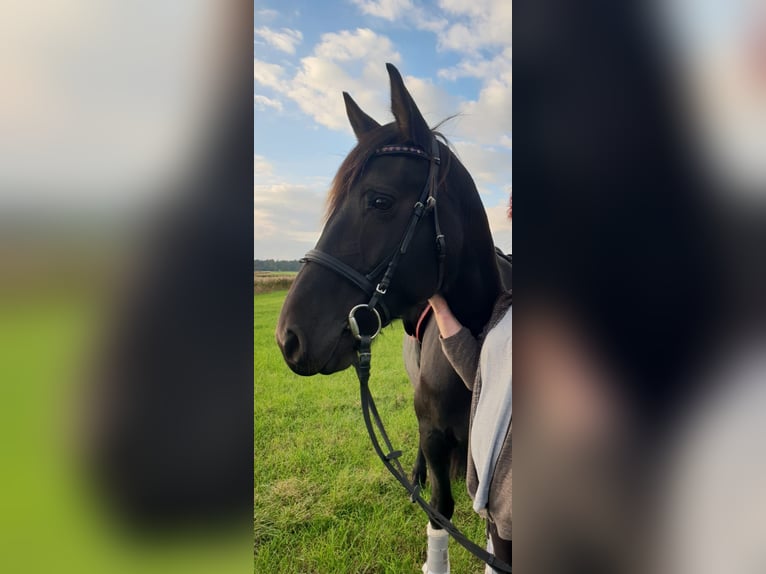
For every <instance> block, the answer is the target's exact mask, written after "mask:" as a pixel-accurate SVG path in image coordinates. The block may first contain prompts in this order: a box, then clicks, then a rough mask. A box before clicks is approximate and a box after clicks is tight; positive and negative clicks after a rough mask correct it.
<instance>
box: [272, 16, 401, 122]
mask: <svg viewBox="0 0 766 574" xmlns="http://www.w3.org/2000/svg"><path fill="white" fill-rule="evenodd" d="M400 60H401V56H400V54H399V53H398V52H397V51H396V50H395V49H394V47H393V44H392V43H391V41H390V40H389V39H388V38H387V37H385V36H381V35H378V34H376V33H375V32H373V31H372V30H369V29H367V28H359V29H357V30H354V31H348V30H344V31H342V32H338V33H330V34H324V35H323V36H322V40H321V42H320V43H319V44H317V46H316V47H315V48H314V51H313V54H312V55H311V56H308V57H306V58H303V59H302V60H301V67H300V69H299V70H298V72H297V73H296V75H295V77H294V78H293V79H292V80H291V81H290V85H289V87H288V88H287V89H286V91H285V93H286V94H287V95H288V96H289V97H290V98H291V99H293V100H294V101H295V102H296V103H297V104H298V106H299V107H300V108H301V110H302V111H303V112H304V113H306V114H307V115H309V116H311V117H313V118H314V120H315V121H316V122H318V123H319V124H321V125H323V126H325V127H328V128H330V129H334V130H349V129H350V128H349V126H348V120H347V119H346V112H345V107H344V105H343V98H342V97H341V92H342V91H347V92H349V93H350V94H352V96H353V98H354V99H355V100H356V101H357V103H358V104H359V105H360V106H361V107H362V108H363V109H364V110H365V111H366V112H367V113H368V114H370V115H372V116H373V117H378V118H379V121H382V122H383V123H385V122H386V119H385V118H386V111H385V110H386V109H387V108H388V105H387V100H388V98H387V94H386V93H385V92H386V90H385V86H386V85H387V83H388V80H387V76H386V70H385V67H384V66H383V65H382V63H383V62H394V63H397V62H399V61H400Z"/></svg>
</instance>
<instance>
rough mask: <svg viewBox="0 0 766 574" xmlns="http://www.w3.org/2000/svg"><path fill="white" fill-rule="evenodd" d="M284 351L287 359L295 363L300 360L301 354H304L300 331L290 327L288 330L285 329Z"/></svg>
mask: <svg viewBox="0 0 766 574" xmlns="http://www.w3.org/2000/svg"><path fill="white" fill-rule="evenodd" d="M282 352H283V353H284V355H285V358H286V359H288V360H290V361H292V362H294V363H298V362H300V359H301V356H302V355H303V352H302V349H301V340H300V337H299V336H298V333H296V332H295V331H293V330H292V329H289V328H288V329H287V331H285V338H284V341H283V342H282Z"/></svg>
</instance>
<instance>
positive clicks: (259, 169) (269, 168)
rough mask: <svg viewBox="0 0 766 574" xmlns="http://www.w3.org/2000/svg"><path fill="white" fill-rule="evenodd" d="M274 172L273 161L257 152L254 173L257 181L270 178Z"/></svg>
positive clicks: (254, 159)
mask: <svg viewBox="0 0 766 574" xmlns="http://www.w3.org/2000/svg"><path fill="white" fill-rule="evenodd" d="M273 174H274V166H273V165H272V164H271V162H270V161H269V160H268V159H266V158H265V157H263V156H262V155H258V154H255V155H254V156H253V175H254V176H255V182H256V183H259V182H260V181H263V180H264V179H267V178H270V177H271V176H272V175H273Z"/></svg>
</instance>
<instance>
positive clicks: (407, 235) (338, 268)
mask: <svg viewBox="0 0 766 574" xmlns="http://www.w3.org/2000/svg"><path fill="white" fill-rule="evenodd" d="M383 155H406V156H412V157H417V158H419V159H423V160H427V161H428V162H429V169H428V177H427V179H426V182H425V185H424V186H423V191H421V192H420V196H419V197H418V201H417V202H416V203H415V205H414V206H413V208H412V215H411V216H410V220H409V222H408V224H407V227H406V228H405V231H404V235H402V239H401V241H400V242H399V246H398V247H397V249H396V251H394V252H393V253H392V254H391V255H389V256H388V257H386V258H385V259H383V261H381V262H380V263H379V264H378V265H377V266H376V267H375V268H374V269H373V270H372V271H370V272H369V273H367V274H365V275H363V274H362V273H360V272H359V271H357V270H356V269H354V268H353V267H351V266H350V265H347V264H346V263H344V262H343V261H341V260H340V259H338V258H337V257H334V256H333V255H330V254H328V253H325V252H324V251H320V250H318V249H312V250H311V251H309V252H308V253H306V255H305V256H304V257H303V259H301V262H302V263H306V262H313V263H318V264H320V265H323V266H324V267H327V268H328V269H331V270H332V271H335V272H336V273H337V274H338V275H341V276H342V277H345V278H346V279H348V280H349V281H350V282H351V283H353V284H354V285H356V286H357V287H359V288H360V289H361V290H362V291H363V292H364V293H365V294H367V295H369V296H370V300H369V301H368V302H367V303H362V304H360V305H355V306H354V307H353V308H352V309H351V311H349V314H348V326H349V329H350V330H351V333H352V335H353V336H354V338H355V339H356V340H357V341H358V345H357V356H358V360H357V362H356V365H355V366H356V374H357V377H358V378H359V388H360V393H361V402H362V415H363V417H364V424H365V426H366V427H367V433H368V434H369V435H370V440H371V442H372V446H373V448H374V449H375V452H376V453H377V455H378V457H379V458H380V460H381V461H382V462H383V464H384V465H385V467H386V468H387V469H388V470H389V471H390V472H391V474H393V475H394V478H396V480H398V481H399V483H400V484H401V485H402V486H403V487H404V488H405V489H406V490H407V492H409V493H410V501H411V502H413V503H417V504H418V505H419V506H420V507H421V508H422V509H423V510H424V511H425V513H426V514H427V515H428V518H429V519H430V520H431V521H432V522H433V523H435V524H438V525H439V526H440V527H441V528H443V529H444V530H446V531H447V532H449V534H450V535H451V536H452V537H453V538H454V539H455V540H456V541H457V542H458V543H459V544H460V545H461V546H463V547H464V548H465V549H466V550H468V551H469V552H470V553H471V554H473V555H474V556H476V557H477V558H479V559H480V560H482V561H484V562H486V563H487V564H489V565H490V566H491V567H492V568H494V569H495V570H497V571H498V572H503V573H505V574H511V567H510V565H508V564H506V563H505V562H503V561H502V560H500V559H499V558H497V557H495V555H494V554H491V553H489V552H487V551H486V550H485V549H484V548H482V547H480V546H478V545H477V544H476V543H474V542H473V541H471V540H469V539H468V538H466V537H465V535H464V534H463V533H462V532H460V530H458V529H457V527H455V525H453V524H452V522H451V521H450V520H449V519H448V518H447V517H446V516H444V515H443V514H441V513H440V512H439V511H438V510H436V509H434V508H433V507H432V506H431V505H430V504H428V503H427V502H426V501H425V500H424V499H423V497H422V496H420V485H419V484H412V483H411V482H410V480H409V478H407V474H406V473H405V471H404V468H402V465H401V463H400V462H399V457H400V456H401V455H402V451H400V450H394V448H393V446H391V441H390V440H389V438H388V434H387V433H386V430H385V428H384V426H383V421H382V420H381V419H380V415H379V414H378V409H377V407H376V406H375V401H374V400H373V398H372V393H371V392H370V387H369V384H368V383H369V379H370V364H371V359H372V352H371V345H372V340H373V339H374V338H375V337H376V336H377V335H378V333H380V330H381V329H382V328H383V326H385V325H387V324H388V323H390V322H391V319H392V317H391V314H390V312H389V310H388V307H387V306H386V305H385V303H384V301H383V298H384V297H385V295H386V292H387V291H388V287H389V285H390V283H391V279H392V278H393V276H394V272H395V271H396V268H397V266H398V265H399V262H400V261H401V258H402V256H403V255H404V254H405V253H407V249H408V247H409V245H410V242H411V241H412V238H413V236H414V234H415V229H416V228H417V225H418V223H419V222H420V220H421V219H422V218H423V215H425V214H426V213H427V212H429V211H432V212H433V214H434V230H435V233H436V255H437V262H438V274H437V282H436V289H435V290H434V292H438V291H439V290H440V289H441V287H442V283H443V282H444V261H445V258H446V255H447V250H446V242H445V240H444V234H443V233H442V232H441V228H440V226H439V217H438V210H437V209H436V196H437V192H438V188H439V186H438V182H437V179H438V176H439V165H440V163H441V158H440V155H439V142H438V141H437V140H436V138H435V137H434V136H431V153H430V154H428V153H426V152H425V151H424V150H422V149H421V148H418V147H411V146H404V145H387V146H383V147H381V148H379V149H378V150H376V151H375V153H374V154H373V155H372V156H371V157H376V156H383ZM384 269H385V273H383V270H384ZM381 273H383V276H382V278H381V279H380V281H377V283H376V280H377V278H378V277H380V276H381ZM359 312H365V313H368V314H369V315H368V317H367V319H368V320H367V321H363V322H361V324H360V320H358V319H357V313H359ZM368 325H371V326H372V327H373V328H372V330H371V331H370V332H366V329H365V328H363V326H364V327H366V326H368ZM373 421H374V426H373ZM375 428H377V430H378V432H379V433H380V436H381V438H382V439H383V443H384V444H385V446H386V449H387V450H388V453H386V452H384V451H383V448H382V447H381V445H380V441H379V440H378V436H377V434H376V432H375Z"/></svg>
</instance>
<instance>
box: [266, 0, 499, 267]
mask: <svg viewBox="0 0 766 574" xmlns="http://www.w3.org/2000/svg"><path fill="white" fill-rule="evenodd" d="M254 38H255V42H254V47H253V48H254V61H253V73H254V80H255V82H254V85H255V89H254V94H253V106H254V110H255V140H254V147H255V158H254V165H255V168H254V169H255V189H254V222H255V235H254V257H255V258H257V259H265V258H275V259H297V258H300V257H301V256H302V255H303V253H305V252H306V251H307V250H309V249H310V248H312V247H313V245H314V243H315V242H316V240H317V239H318V237H319V233H320V232H321V228H322V213H323V211H324V205H325V203H324V202H325V196H326V193H327V190H328V187H329V184H330V181H331V180H332V177H333V176H334V175H335V171H336V170H337V168H338V166H339V165H340V163H341V161H342V160H343V158H344V157H345V156H346V154H347V153H348V152H349V151H350V150H351V148H352V147H353V146H354V143H355V140H354V137H353V134H352V132H351V129H350V127H349V126H348V122H347V120H346V116H345V109H344V105H343V98H342V95H341V92H342V91H344V90H345V91H348V92H349V93H350V94H351V95H352V96H353V97H354V99H355V100H356V101H357V102H358V103H359V104H360V106H361V107H362V109H364V110H365V111H366V112H367V113H368V114H370V115H371V116H372V117H374V118H375V119H377V120H378V121H379V122H380V123H387V122H389V121H391V119H392V118H391V114H390V111H389V91H388V76H387V73H386V69H385V65H384V64H385V63H386V62H392V63H394V64H395V65H396V66H397V67H398V68H399V70H400V72H401V73H402V75H403V76H404V80H405V83H406V84H407V87H408V88H409V90H410V92H411V93H412V94H413V97H414V98H415V100H416V102H417V103H418V106H419V107H420V110H421V111H422V112H423V114H424V116H425V117H426V120H427V121H428V122H429V123H430V124H432V125H433V124H436V123H438V122H439V121H441V120H442V119H444V118H446V117H447V116H450V115H452V114H455V113H460V114H461V116H460V117H459V118H456V119H454V120H452V121H450V122H449V123H447V124H446V125H445V126H443V127H442V128H441V130H442V131H443V132H444V133H445V135H447V137H448V138H449V139H450V140H451V142H452V143H453V145H454V148H455V150H456V152H457V154H458V156H459V157H460V158H461V160H462V161H463V163H464V164H465V165H466V167H467V168H468V170H469V171H470V172H471V175H472V176H473V178H474V180H475V181H476V184H477V186H478V188H479V192H480V194H481V197H482V200H483V201H484V205H485V207H486V208H487V213H488V216H489V219H490V225H491V227H492V230H493V235H494V237H495V242H496V243H497V244H498V246H500V247H501V248H503V249H504V250H505V251H511V250H512V241H511V222H510V221H508V220H507V219H506V217H505V208H506V206H507V204H508V196H509V194H510V191H511V143H512V136H511V3H510V1H508V0H435V1H429V2H421V1H418V0H330V1H323V2H316V1H313V2H312V1H309V0H306V1H280V2H277V1H276V0H272V1H264V2H261V1H258V0H257V1H256V2H255V22H254Z"/></svg>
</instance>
